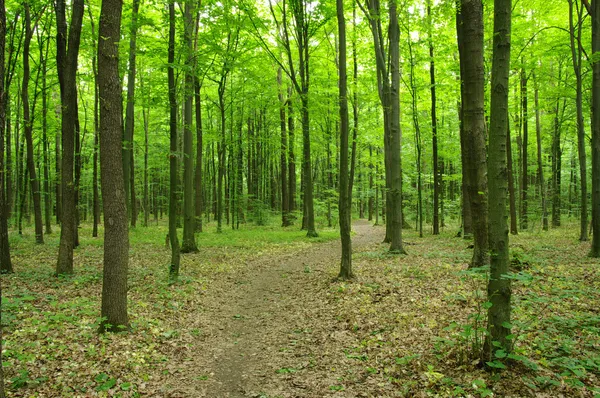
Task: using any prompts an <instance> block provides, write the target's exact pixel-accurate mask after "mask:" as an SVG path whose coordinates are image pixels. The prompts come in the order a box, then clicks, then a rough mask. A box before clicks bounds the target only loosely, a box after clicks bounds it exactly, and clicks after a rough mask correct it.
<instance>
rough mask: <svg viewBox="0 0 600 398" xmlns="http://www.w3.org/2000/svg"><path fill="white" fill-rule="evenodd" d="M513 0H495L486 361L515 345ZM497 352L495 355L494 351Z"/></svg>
mask: <svg viewBox="0 0 600 398" xmlns="http://www.w3.org/2000/svg"><path fill="white" fill-rule="evenodd" d="M511 10H512V7H511V0H494V35H493V37H494V39H493V41H494V55H493V61H492V85H491V87H492V90H491V112H490V117H491V120H490V145H489V162H488V174H489V177H490V178H489V217H490V224H489V247H490V278H489V281H488V289H487V293H488V301H489V302H490V303H491V305H490V306H489V308H488V334H487V335H486V340H485V343H484V348H483V352H482V359H483V361H484V362H488V361H492V360H493V359H495V358H502V357H501V356H500V355H498V351H496V348H495V347H496V346H497V347H498V348H499V349H501V350H503V351H504V352H505V353H509V352H510V351H511V348H512V344H511V342H512V340H511V339H510V338H509V337H508V336H509V335H510V334H511V328H510V313H511V303H510V300H511V288H510V279H509V278H507V277H506V275H507V274H508V271H509V268H508V266H509V254H508V242H509V240H508V228H507V225H506V224H507V223H506V219H507V217H506V197H507V190H508V187H507V185H508V184H507V177H508V169H507V164H506V163H507V156H506V140H507V136H506V131H507V126H508V75H509V72H510V30H511V26H510V25H511ZM494 354H495V355H494Z"/></svg>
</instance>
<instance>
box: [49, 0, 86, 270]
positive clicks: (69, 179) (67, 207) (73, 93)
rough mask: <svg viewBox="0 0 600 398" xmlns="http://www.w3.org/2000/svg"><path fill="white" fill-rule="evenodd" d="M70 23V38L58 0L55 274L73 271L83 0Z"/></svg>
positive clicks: (62, 2)
mask: <svg viewBox="0 0 600 398" xmlns="http://www.w3.org/2000/svg"><path fill="white" fill-rule="evenodd" d="M72 4H73V5H72V10H71V23H70V26H69V31H68V38H67V20H66V10H65V8H66V5H65V0H57V1H56V5H55V10H56V24H57V35H56V67H57V69H58V80H59V82H60V100H61V105H62V113H61V118H62V121H61V122H62V123H61V126H62V127H61V148H62V153H61V154H62V163H61V187H62V193H61V201H62V210H61V222H62V225H61V230H60V246H59V249H58V261H57V264H56V274H57V275H62V274H72V273H73V248H74V247H75V229H76V227H77V225H76V221H75V220H76V217H75V213H76V211H77V209H76V207H75V182H74V179H73V168H74V160H75V159H74V157H75V156H74V155H75V129H76V125H77V85H76V84H77V83H76V78H77V76H76V72H77V58H78V55H79V43H80V41H81V24H82V21H83V0H73V3H72Z"/></svg>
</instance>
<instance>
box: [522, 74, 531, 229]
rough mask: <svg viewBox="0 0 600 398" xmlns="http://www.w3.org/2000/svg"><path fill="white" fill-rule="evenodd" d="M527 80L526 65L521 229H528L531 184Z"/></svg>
mask: <svg viewBox="0 0 600 398" xmlns="http://www.w3.org/2000/svg"><path fill="white" fill-rule="evenodd" d="M527 80H528V77H527V75H526V73H525V67H524V66H523V67H522V68H521V109H522V112H523V119H522V120H523V138H522V139H523V141H522V155H521V156H522V159H523V160H522V162H523V164H522V166H523V171H522V172H521V229H522V230H527V227H528V224H527V194H528V192H527V191H528V189H529V188H528V185H529V175H528V164H527V163H528V157H527V147H528V145H529V128H528V126H529V123H528V120H529V116H528V105H527Z"/></svg>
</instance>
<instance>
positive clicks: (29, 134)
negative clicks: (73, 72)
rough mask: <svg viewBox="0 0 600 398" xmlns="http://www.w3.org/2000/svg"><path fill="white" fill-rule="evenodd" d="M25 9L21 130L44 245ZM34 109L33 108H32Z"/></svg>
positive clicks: (37, 237)
mask: <svg viewBox="0 0 600 398" xmlns="http://www.w3.org/2000/svg"><path fill="white" fill-rule="evenodd" d="M23 7H24V9H25V39H24V44H23V85H22V88H21V97H22V103H23V130H24V131H25V140H26V141H27V172H28V174H29V182H30V184H31V194H32V195H33V211H34V213H35V241H36V242H37V243H44V223H43V221H42V198H41V193H40V182H39V180H38V178H37V172H36V169H35V162H34V160H33V116H32V115H31V113H30V108H29V79H30V67H29V57H30V53H29V48H30V46H31V39H32V38H33V29H32V27H31V12H30V7H29V3H25V4H24V5H23ZM33 109H35V107H34V108H33Z"/></svg>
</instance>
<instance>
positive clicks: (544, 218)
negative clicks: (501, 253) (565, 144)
mask: <svg viewBox="0 0 600 398" xmlns="http://www.w3.org/2000/svg"><path fill="white" fill-rule="evenodd" d="M533 79H534V83H535V94H534V100H535V135H536V141H537V163H538V181H539V186H540V196H541V199H542V229H543V230H544V231H547V230H548V209H547V207H546V184H544V164H543V162H542V125H541V122H540V104H539V98H538V97H539V93H538V91H539V90H538V86H537V81H536V80H535V74H534V75H533Z"/></svg>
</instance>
